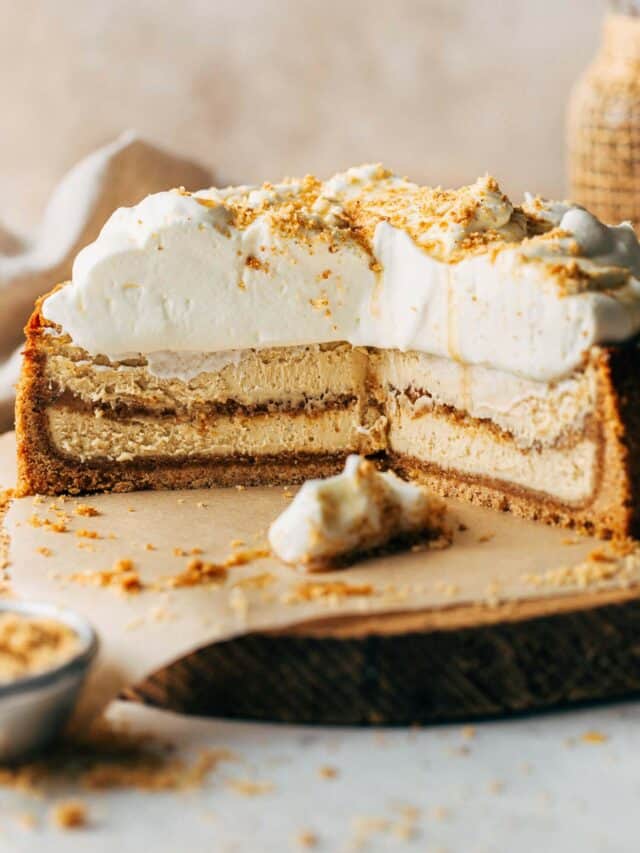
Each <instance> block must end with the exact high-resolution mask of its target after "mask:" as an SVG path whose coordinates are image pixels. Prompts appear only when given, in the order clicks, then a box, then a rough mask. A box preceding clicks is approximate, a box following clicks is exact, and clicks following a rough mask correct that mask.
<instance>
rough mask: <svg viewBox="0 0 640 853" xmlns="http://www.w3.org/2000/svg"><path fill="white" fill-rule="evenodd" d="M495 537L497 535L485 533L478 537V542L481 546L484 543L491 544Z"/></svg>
mask: <svg viewBox="0 0 640 853" xmlns="http://www.w3.org/2000/svg"><path fill="white" fill-rule="evenodd" d="M495 535H496V534H495V533H484V534H483V535H482V536H478V542H479V543H480V544H482V543H483V542H491V540H492V539H493V538H494V537H495Z"/></svg>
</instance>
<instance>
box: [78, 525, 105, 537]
mask: <svg viewBox="0 0 640 853" xmlns="http://www.w3.org/2000/svg"><path fill="white" fill-rule="evenodd" d="M76 536H77V537H78V538H80V539H100V534H99V533H98V531H97V530H87V529H86V528H84V527H82V528H80V530H76Z"/></svg>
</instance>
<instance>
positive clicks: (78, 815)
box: [51, 800, 89, 829]
mask: <svg viewBox="0 0 640 853" xmlns="http://www.w3.org/2000/svg"><path fill="white" fill-rule="evenodd" d="M51 820H52V822H53V823H54V824H55V826H57V827H58V828H59V829H82V828H83V827H86V826H87V824H88V823H89V813H88V811H87V807H86V805H85V804H84V803H83V802H82V801H81V800H66V801H65V802H62V803H57V804H56V805H55V806H54V807H53V808H52V809H51Z"/></svg>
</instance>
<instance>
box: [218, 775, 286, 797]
mask: <svg viewBox="0 0 640 853" xmlns="http://www.w3.org/2000/svg"><path fill="white" fill-rule="evenodd" d="M226 784H227V787H228V788H229V789H230V790H232V791H234V792H235V793H236V794H241V795H242V796H243V797H260V796H262V795H263V794H269V793H270V792H271V791H273V790H274V788H275V786H274V784H273V782H256V781H254V780H252V779H227V782H226Z"/></svg>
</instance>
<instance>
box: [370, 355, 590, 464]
mask: <svg viewBox="0 0 640 853" xmlns="http://www.w3.org/2000/svg"><path fill="white" fill-rule="evenodd" d="M371 359H372V365H371V368H370V372H371V375H372V376H373V377H374V378H375V383H376V386H377V388H376V394H377V396H378V397H379V399H380V400H381V401H383V405H384V406H385V409H387V408H389V407H390V406H391V407H392V408H393V409H395V408H397V407H402V409H403V412H404V416H405V418H409V419H410V418H421V417H422V416H423V415H424V414H425V413H427V412H428V411H429V410H431V409H434V408H435V407H442V406H445V407H448V408H451V409H454V410H455V411H456V412H459V413H461V414H464V415H468V416H470V417H472V418H476V419H480V420H483V421H488V422H490V423H492V424H494V425H495V426H496V427H498V428H499V429H500V430H502V431H504V432H505V433H507V434H508V435H509V436H510V437H511V438H513V440H514V441H515V443H516V444H517V445H518V446H519V447H522V448H527V447H532V446H553V445H554V444H558V443H566V437H567V434H572V435H574V434H576V433H580V432H581V431H582V430H583V429H584V428H585V425H586V424H587V423H588V421H589V419H590V418H591V417H593V415H594V411H595V407H596V397H597V382H596V372H595V370H594V369H593V367H592V366H587V368H586V369H585V370H581V371H577V372H575V373H574V374H573V375H572V376H570V377H569V378H567V379H564V380H561V381H559V382H536V381H533V380H530V379H524V378H523V377H520V376H516V375H515V374H513V373H507V372H506V371H502V370H494V369H492V368H487V367H482V366H479V365H466V364H461V363H460V362H457V361H454V360H452V359H449V358H438V357H437V356H432V355H428V354H427V353H420V352H407V353H404V352H398V351H397V350H377V351H373V352H372V355H371ZM417 428H418V429H419V426H417Z"/></svg>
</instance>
